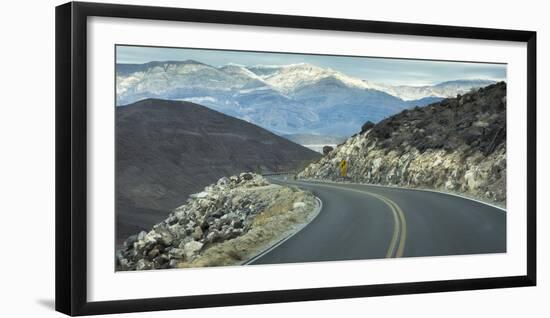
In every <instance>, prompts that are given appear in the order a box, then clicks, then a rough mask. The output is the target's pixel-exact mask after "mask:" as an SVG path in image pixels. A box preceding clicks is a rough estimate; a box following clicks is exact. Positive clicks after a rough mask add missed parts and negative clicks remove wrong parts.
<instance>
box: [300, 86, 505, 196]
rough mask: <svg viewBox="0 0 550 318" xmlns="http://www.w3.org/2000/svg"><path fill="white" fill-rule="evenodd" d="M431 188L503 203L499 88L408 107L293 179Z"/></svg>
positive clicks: (502, 102) (369, 126) (502, 127)
mask: <svg viewBox="0 0 550 318" xmlns="http://www.w3.org/2000/svg"><path fill="white" fill-rule="evenodd" d="M342 159H346V160H348V165H349V167H348V171H347V175H348V177H349V178H351V180H353V181H355V182H364V183H373V184H383V185H397V186H405V187H420V188H431V189H439V190H444V191H449V192H459V193H464V194H468V195H471V196H475V197H478V198H481V199H484V200H489V201H493V202H497V203H502V204H505V201H506V84H505V83H503V82H502V83H497V84H494V85H490V86H487V87H485V88H482V89H479V90H477V91H473V92H470V93H468V94H465V95H463V96H460V95H459V96H457V97H456V98H449V99H445V100H442V101H441V102H438V103H435V104H431V105H428V106H425V107H416V108H414V109H410V110H404V111H403V112H401V113H399V114H397V115H394V116H392V117H389V118H387V119H385V120H383V121H381V122H379V123H378V124H376V125H372V124H371V123H365V125H364V126H363V127H362V131H361V133H359V134H357V135H355V136H353V137H351V138H349V139H348V140H347V141H346V142H345V143H343V144H341V145H339V146H338V147H337V148H336V149H334V150H333V151H331V152H330V153H328V154H327V155H325V156H324V157H323V158H321V159H320V160H319V161H317V162H315V163H313V164H311V165H309V166H308V167H307V168H306V169H305V170H303V171H302V172H301V173H299V174H298V177H300V178H314V179H329V180H338V179H339V173H340V172H339V168H338V164H339V163H340V161H341V160H342Z"/></svg>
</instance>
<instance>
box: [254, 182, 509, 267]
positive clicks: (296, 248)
mask: <svg viewBox="0 0 550 318" xmlns="http://www.w3.org/2000/svg"><path fill="white" fill-rule="evenodd" d="M270 179H271V181H272V182H273V183H279V184H286V185H295V186H298V187H300V188H302V189H305V190H309V191H312V192H313V193H314V194H315V195H316V196H317V197H319V198H320V199H321V201H322V202H323V208H322V210H321V212H320V213H319V215H318V216H317V217H316V218H315V219H314V220H313V221H312V222H311V223H310V224H309V225H308V226H306V227H305V228H304V229H303V230H302V231H300V232H298V233H297V234H296V235H294V236H293V237H291V238H290V239H288V240H287V241H285V242H284V243H282V244H281V245H279V246H277V247H276V248H274V249H273V250H271V251H269V252H268V253H266V254H264V255H262V256H261V257H259V258H257V259H255V260H254V261H253V262H252V263H251V264H276V263H293V262H314V261H335V260H353V259H373V258H386V257H413V256H440V255H460V254H478V253H504V252H506V212H505V211H503V210H501V209H498V208H496V207H493V206H490V205H486V204H483V203H479V202H476V201H472V200H468V199H465V198H460V197H457V196H452V195H448V194H443V193H437V192H428V191H419V190H409V189H399V188H386V187H377V186H371V185H354V184H335V183H320V182H304V181H290V180H285V178H284V177H281V176H279V177H271V178H270Z"/></svg>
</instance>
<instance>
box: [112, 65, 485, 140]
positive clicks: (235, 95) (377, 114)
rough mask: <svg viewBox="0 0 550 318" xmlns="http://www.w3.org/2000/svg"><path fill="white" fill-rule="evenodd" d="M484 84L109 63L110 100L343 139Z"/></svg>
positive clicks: (303, 69) (293, 68)
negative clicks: (174, 104) (190, 107)
mask: <svg viewBox="0 0 550 318" xmlns="http://www.w3.org/2000/svg"><path fill="white" fill-rule="evenodd" d="M488 84H490V83H485V82H481V81H455V82H446V83H441V84H438V85H435V86H429V87H410V86H388V85H383V84H378V83H372V82H369V81H364V80H361V79H358V78H355V77H352V76H348V75H346V74H343V73H341V72H339V71H336V70H333V69H330V68H323V67H319V66H316V65H312V64H305V63H301V64H290V65H256V66H244V65H237V64H229V65H225V66H222V67H214V66H211V65H207V64H204V63H200V62H197V61H193V60H187V61H166V62H149V63H145V64H117V67H116V87H117V100H116V102H117V105H119V106H121V105H126V104H129V103H133V102H135V101H138V100H141V99H145V98H161V99H170V100H186V101H191V102H194V103H198V104H201V105H204V106H207V107H210V108H212V109H214V110H217V111H220V112H222V113H225V114H228V115H231V116H234V117H237V118H240V119H243V120H246V121H249V122H251V123H254V124H256V125H258V126H261V127H263V128H266V129H268V130H271V131H273V132H275V133H277V134H296V133H316V134H325V135H336V136H349V135H351V134H352V133H353V132H355V131H356V130H357V128H358V127H360V126H361V125H362V123H364V122H365V121H367V120H370V121H373V122H378V121H380V120H381V119H383V118H386V117H388V116H390V115H392V114H395V113H397V112H399V111H401V110H403V109H405V108H409V107H413V106H423V105H426V104H429V103H431V102H435V101H438V100H440V99H441V98H443V97H447V96H454V95H456V93H457V92H458V93H461V92H463V91H465V90H466V91H467V90H469V89H471V88H472V87H476V85H477V87H480V86H485V85H488ZM453 94H454V95H453Z"/></svg>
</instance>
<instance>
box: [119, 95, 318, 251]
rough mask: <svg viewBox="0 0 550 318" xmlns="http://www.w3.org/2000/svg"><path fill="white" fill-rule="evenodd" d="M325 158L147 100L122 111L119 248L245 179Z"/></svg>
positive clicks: (204, 112) (216, 118) (254, 129)
mask: <svg viewBox="0 0 550 318" xmlns="http://www.w3.org/2000/svg"><path fill="white" fill-rule="evenodd" d="M319 157H320V154H319V153H316V152H314V151H311V150H309V149H307V148H305V147H302V146H300V145H297V144H295V143H293V142H291V141H289V140H287V139H285V138H282V137H279V136H277V135H274V134H272V133H270V132H269V131H267V130H265V129H262V128H260V127H258V126H255V125H253V124H250V123H248V122H246V121H243V120H240V119H237V118H234V117H230V116H227V115H224V114H222V113H219V112H216V111H214V110H211V109H209V108H206V107H203V106H200V105H197V104H193V103H189V102H179V101H166V100H157V99H148V100H143V101H140V102H137V103H134V104H131V105H128V106H122V107H117V109H116V218H117V231H116V232H117V233H116V236H117V242H118V243H122V240H124V238H126V237H128V236H129V235H131V234H133V233H137V232H139V231H140V230H145V229H148V228H150V227H151V226H153V225H154V224H155V223H158V222H160V221H161V220H163V219H164V218H166V216H167V215H168V213H169V211H170V210H171V209H173V208H175V207H177V206H180V205H181V204H183V203H184V202H185V200H186V198H187V196H188V195H190V194H192V193H195V192H197V191H200V190H201V189H202V188H203V187H204V186H206V185H208V184H210V183H212V182H215V181H216V180H218V179H219V178H221V177H222V176H229V175H233V174H236V173H240V172H242V171H254V172H259V171H261V172H271V171H273V172H277V171H288V170H295V169H297V168H298V167H303V166H305V164H306V163H308V162H310V161H311V160H315V159H318V158H319Z"/></svg>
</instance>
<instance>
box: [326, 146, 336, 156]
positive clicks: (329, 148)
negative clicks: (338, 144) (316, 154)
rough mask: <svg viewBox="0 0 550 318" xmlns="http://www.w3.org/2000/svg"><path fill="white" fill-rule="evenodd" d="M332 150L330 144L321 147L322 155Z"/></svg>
mask: <svg viewBox="0 0 550 318" xmlns="http://www.w3.org/2000/svg"><path fill="white" fill-rule="evenodd" d="M333 150H334V147H331V146H324V147H323V155H325V156H326V155H328V153H329V152H331V151H333Z"/></svg>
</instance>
